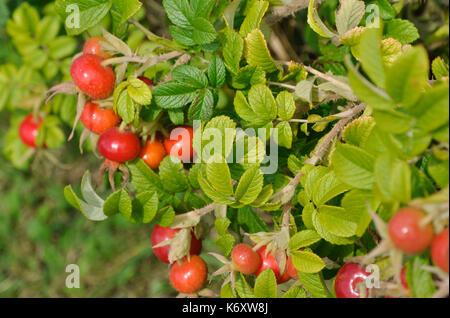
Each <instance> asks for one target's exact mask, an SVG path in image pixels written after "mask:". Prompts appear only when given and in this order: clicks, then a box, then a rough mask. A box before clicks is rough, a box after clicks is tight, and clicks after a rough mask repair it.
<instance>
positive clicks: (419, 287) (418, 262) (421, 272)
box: [406, 254, 436, 298]
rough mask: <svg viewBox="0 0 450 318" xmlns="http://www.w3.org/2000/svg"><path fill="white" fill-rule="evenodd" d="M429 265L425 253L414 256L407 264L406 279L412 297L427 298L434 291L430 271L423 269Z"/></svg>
mask: <svg viewBox="0 0 450 318" xmlns="http://www.w3.org/2000/svg"><path fill="white" fill-rule="evenodd" d="M429 265H430V261H429V256H428V255H426V254H424V255H417V256H415V257H414V259H413V260H412V261H411V262H410V263H408V265H407V270H406V281H407V282H408V286H409V289H410V291H411V293H412V295H413V296H414V297H417V298H429V297H431V296H432V295H433V294H434V293H435V291H436V288H435V287H434V285H433V277H432V275H431V273H430V272H428V271H427V270H425V269H423V267H424V266H429Z"/></svg>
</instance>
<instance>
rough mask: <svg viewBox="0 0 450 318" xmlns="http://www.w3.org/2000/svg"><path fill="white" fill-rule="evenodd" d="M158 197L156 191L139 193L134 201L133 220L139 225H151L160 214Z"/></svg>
mask: <svg viewBox="0 0 450 318" xmlns="http://www.w3.org/2000/svg"><path fill="white" fill-rule="evenodd" d="M158 203H159V200H158V195H157V193H156V192H155V191H145V192H141V193H139V194H138V195H137V196H136V198H134V200H133V203H132V204H133V213H132V215H131V219H132V220H133V221H135V222H137V223H144V224H146V223H150V222H151V221H152V220H153V219H154V218H155V216H156V213H157V212H158Z"/></svg>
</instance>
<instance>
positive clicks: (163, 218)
mask: <svg viewBox="0 0 450 318" xmlns="http://www.w3.org/2000/svg"><path fill="white" fill-rule="evenodd" d="M174 218H175V211H174V209H173V208H172V207H171V206H170V205H169V206H166V207H164V208H162V209H158V213H157V214H156V217H155V221H156V223H158V225H160V226H162V227H168V226H170V225H171V224H172V222H173V220H174Z"/></svg>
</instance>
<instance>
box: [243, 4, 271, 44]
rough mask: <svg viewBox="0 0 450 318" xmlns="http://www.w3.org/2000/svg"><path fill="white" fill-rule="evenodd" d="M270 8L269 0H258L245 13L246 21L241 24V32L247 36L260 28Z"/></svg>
mask: <svg viewBox="0 0 450 318" xmlns="http://www.w3.org/2000/svg"><path fill="white" fill-rule="evenodd" d="M268 8H269V1H262V0H256V1H253V4H252V6H251V8H250V10H249V11H248V12H247V14H246V15H245V19H244V22H242V24H241V28H240V30H239V34H240V35H241V36H242V37H243V38H245V37H246V36H247V35H248V34H249V33H250V32H251V31H253V30H254V29H258V28H259V24H260V23H261V20H262V18H263V16H264V14H265V13H266V11H267V9H268Z"/></svg>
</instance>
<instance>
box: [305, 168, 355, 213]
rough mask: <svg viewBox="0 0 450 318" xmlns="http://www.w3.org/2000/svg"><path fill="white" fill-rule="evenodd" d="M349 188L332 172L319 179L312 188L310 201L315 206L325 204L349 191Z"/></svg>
mask: <svg viewBox="0 0 450 318" xmlns="http://www.w3.org/2000/svg"><path fill="white" fill-rule="evenodd" d="M350 188H351V187H350V186H348V185H346V184H345V183H343V182H341V181H340V180H339V179H338V178H337V177H336V174H335V172H334V171H330V172H328V173H327V174H326V175H324V176H323V177H321V178H320V179H319V180H318V181H317V183H316V184H315V186H314V190H313V191H312V199H313V202H314V204H315V205H316V206H319V205H322V204H325V203H326V202H328V201H330V200H331V199H332V198H334V197H336V196H337V195H339V194H341V193H344V192H345V191H347V190H350Z"/></svg>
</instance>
